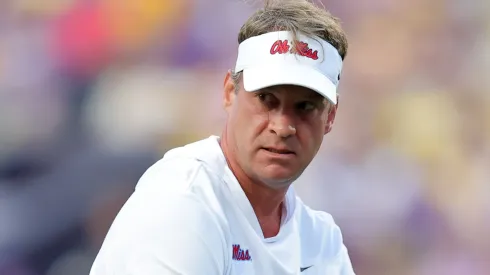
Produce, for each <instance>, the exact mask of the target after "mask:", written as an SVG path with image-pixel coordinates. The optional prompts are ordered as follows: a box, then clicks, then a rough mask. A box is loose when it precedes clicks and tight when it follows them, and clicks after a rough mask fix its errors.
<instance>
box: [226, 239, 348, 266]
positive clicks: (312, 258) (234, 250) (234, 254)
mask: <svg viewBox="0 0 490 275" xmlns="http://www.w3.org/2000/svg"><path fill="white" fill-rule="evenodd" d="M278 237H279V238H278V239H276V240H274V239H273V240H270V241H268V240H263V239H262V238H261V237H259V236H257V235H256V234H253V233H252V234H247V233H245V232H242V231H241V230H235V231H234V232H233V233H232V234H230V239H229V240H230V244H229V250H228V251H229V253H230V254H229V258H228V259H229V262H228V265H229V269H228V271H229V272H228V273H227V274H228V275H263V274H280V275H303V274H306V275H314V274H318V275H320V274H321V275H326V274H327V275H340V274H341V273H340V271H341V264H340V263H338V262H337V261H336V260H335V258H329V257H326V255H323V254H322V253H321V249H319V248H318V247H311V248H310V249H309V247H304V246H303V245H302V242H301V238H300V234H295V233H291V234H289V235H288V236H281V235H278Z"/></svg>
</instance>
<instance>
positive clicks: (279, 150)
mask: <svg viewBox="0 0 490 275" xmlns="http://www.w3.org/2000/svg"><path fill="white" fill-rule="evenodd" d="M262 149H264V150H266V151H269V152H271V153H275V154H281V155H290V154H296V153H295V152H294V151H292V150H289V149H287V148H278V147H262Z"/></svg>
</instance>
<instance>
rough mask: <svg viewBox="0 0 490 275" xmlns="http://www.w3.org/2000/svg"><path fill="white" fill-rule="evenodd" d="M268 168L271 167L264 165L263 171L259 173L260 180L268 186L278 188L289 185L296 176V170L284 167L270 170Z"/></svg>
mask: <svg viewBox="0 0 490 275" xmlns="http://www.w3.org/2000/svg"><path fill="white" fill-rule="evenodd" d="M270 168H272V167H266V168H265V171H262V173H260V174H261V175H260V178H261V181H263V182H264V183H265V184H267V186H269V187H272V188H277V189H280V188H283V187H285V186H288V185H290V184H291V183H293V181H295V180H296V179H297V178H298V175H297V174H298V173H297V172H296V171H291V170H288V169H284V168H282V169H281V168H277V169H275V170H272V169H270ZM295 172H296V173H295Z"/></svg>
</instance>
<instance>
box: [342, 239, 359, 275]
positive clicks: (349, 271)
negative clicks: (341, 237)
mask: <svg viewBox="0 0 490 275" xmlns="http://www.w3.org/2000/svg"><path fill="white" fill-rule="evenodd" d="M340 259H341V262H342V266H341V270H340V275H356V273H354V268H353V267H352V263H351V260H350V257H349V253H348V252H347V248H346V247H345V245H342V249H341V252H340Z"/></svg>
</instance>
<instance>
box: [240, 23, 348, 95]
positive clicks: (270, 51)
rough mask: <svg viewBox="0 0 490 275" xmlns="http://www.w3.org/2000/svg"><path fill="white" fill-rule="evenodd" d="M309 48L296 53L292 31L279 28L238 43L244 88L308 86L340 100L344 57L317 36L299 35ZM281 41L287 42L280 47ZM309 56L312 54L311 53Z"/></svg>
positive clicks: (255, 89)
mask: <svg viewBox="0 0 490 275" xmlns="http://www.w3.org/2000/svg"><path fill="white" fill-rule="evenodd" d="M298 40H299V41H300V42H304V43H307V44H306V45H307V46H308V48H304V50H302V51H300V52H302V53H307V51H306V50H307V49H310V50H311V51H309V53H311V54H314V55H307V54H306V55H305V54H297V51H296V53H295V52H292V49H294V48H296V47H295V46H294V45H293V44H292V42H291V41H292V34H291V33H290V32H287V31H278V32H270V33H266V34H262V35H259V36H255V37H251V38H249V39H247V40H245V41H243V42H242V43H240V45H239V47H238V58H237V62H236V66H235V72H242V71H243V81H244V88H245V90H246V91H248V92H253V91H257V90H259V89H262V88H266V87H270V86H275V85H287V84H288V85H297V86H303V87H306V88H309V89H311V90H314V91H316V92H317V93H319V94H321V95H323V96H324V97H326V98H327V99H328V100H330V101H331V102H332V103H334V104H336V103H337V87H338V84H339V78H340V74H341V72H342V58H341V57H340V55H339V53H338V51H337V49H335V47H333V46H332V45H331V44H329V43H328V42H326V41H325V40H322V39H320V38H318V37H314V38H311V37H307V36H305V35H301V34H299V35H298ZM278 41H280V42H281V44H284V42H285V43H286V44H285V45H286V47H287V48H285V49H286V50H287V51H285V50H282V51H281V50H280V48H281V47H280V46H278ZM308 56H309V57H308Z"/></svg>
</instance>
